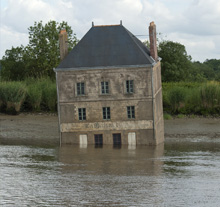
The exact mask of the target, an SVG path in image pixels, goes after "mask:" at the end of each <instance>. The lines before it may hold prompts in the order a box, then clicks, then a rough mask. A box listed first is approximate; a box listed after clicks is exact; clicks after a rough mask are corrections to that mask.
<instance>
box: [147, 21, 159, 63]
mask: <svg viewBox="0 0 220 207" xmlns="http://www.w3.org/2000/svg"><path fill="white" fill-rule="evenodd" d="M149 37H150V56H151V57H152V58H153V59H154V60H155V61H156V62H157V60H158V54H157V33H156V25H155V24H154V22H151V23H150V26H149Z"/></svg>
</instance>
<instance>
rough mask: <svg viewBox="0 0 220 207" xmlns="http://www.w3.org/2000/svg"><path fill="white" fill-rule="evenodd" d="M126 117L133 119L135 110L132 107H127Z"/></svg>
mask: <svg viewBox="0 0 220 207" xmlns="http://www.w3.org/2000/svg"><path fill="white" fill-rule="evenodd" d="M127 115H128V118H129V119H134V118H135V108H134V106H127Z"/></svg>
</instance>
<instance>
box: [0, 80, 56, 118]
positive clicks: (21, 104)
mask: <svg viewBox="0 0 220 207" xmlns="http://www.w3.org/2000/svg"><path fill="white" fill-rule="evenodd" d="M0 97H1V100H0V112H4V113H8V114H18V113H19V112H20V111H28V112H30V111H31V112H37V111H47V112H48V111H50V112H55V111H56V110H57V106H56V105H57V92H56V84H55V82H54V81H52V80H50V79H45V78H43V79H27V80H25V81H23V82H20V81H14V82H1V83H0Z"/></svg>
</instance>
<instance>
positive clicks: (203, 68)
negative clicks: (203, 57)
mask: <svg viewBox="0 0 220 207" xmlns="http://www.w3.org/2000/svg"><path fill="white" fill-rule="evenodd" d="M192 68H193V70H194V71H197V74H202V75H203V77H204V78H205V79H206V80H215V76H216V74H215V71H214V70H213V68H212V67H211V66H210V65H208V64H204V63H200V62H198V61H197V62H193V63H192Z"/></svg>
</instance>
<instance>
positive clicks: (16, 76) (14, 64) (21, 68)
mask: <svg viewBox="0 0 220 207" xmlns="http://www.w3.org/2000/svg"><path fill="white" fill-rule="evenodd" d="M24 52H25V48H24V46H21V47H12V49H11V50H6V51H5V55H4V56H3V58H2V61H1V64H2V71H1V76H2V77H3V78H4V79H5V80H21V79H22V78H23V76H24V75H25V63H24V60H23V56H24Z"/></svg>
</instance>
